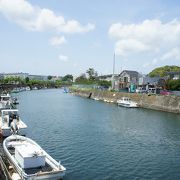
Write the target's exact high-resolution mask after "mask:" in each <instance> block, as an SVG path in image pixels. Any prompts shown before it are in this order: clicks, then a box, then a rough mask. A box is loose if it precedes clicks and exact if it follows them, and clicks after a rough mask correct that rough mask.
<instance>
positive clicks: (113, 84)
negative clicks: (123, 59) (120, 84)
mask: <svg viewBox="0 0 180 180" xmlns="http://www.w3.org/2000/svg"><path fill="white" fill-rule="evenodd" d="M114 73H115V52H114V56H113V74H112V82H111V83H112V89H113V90H114V88H115V80H114Z"/></svg>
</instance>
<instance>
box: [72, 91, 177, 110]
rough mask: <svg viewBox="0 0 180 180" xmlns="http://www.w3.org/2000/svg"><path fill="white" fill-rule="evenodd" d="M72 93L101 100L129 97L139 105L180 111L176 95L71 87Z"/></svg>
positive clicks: (109, 100)
mask: <svg viewBox="0 0 180 180" xmlns="http://www.w3.org/2000/svg"><path fill="white" fill-rule="evenodd" d="M71 91H72V93H73V94H75V95H78V96H81V97H86V98H88V97H89V98H92V99H94V98H95V99H96V98H97V99H99V100H102V101H108V102H112V103H116V102H117V100H118V99H120V98H121V97H124V96H125V97H130V98H131V100H133V101H136V102H137V103H138V105H139V107H142V108H147V109H154V110H160V111H166V112H172V113H180V97H178V96H174V95H171V96H164V95H148V94H137V93H124V92H110V91H99V90H83V89H72V90H71Z"/></svg>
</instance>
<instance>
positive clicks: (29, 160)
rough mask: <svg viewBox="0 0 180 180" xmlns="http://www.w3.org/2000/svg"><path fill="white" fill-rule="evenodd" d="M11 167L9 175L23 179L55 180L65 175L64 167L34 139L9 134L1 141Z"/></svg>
mask: <svg viewBox="0 0 180 180" xmlns="http://www.w3.org/2000/svg"><path fill="white" fill-rule="evenodd" d="M3 149H4V152H5V155H6V156H7V159H8V161H9V164H10V166H11V167H12V168H11V176H13V175H14V176H15V175H16V177H18V178H19V179H23V180H37V179H46V180H51V179H53V180H55V179H61V178H62V177H63V176H64V175H65V171H66V168H65V167H64V166H62V165H61V164H60V162H59V163H58V162H57V161H56V160H54V159H53V158H52V157H51V156H50V155H49V154H47V153H46V152H45V151H44V150H43V149H42V148H41V147H40V146H39V145H38V144H37V143H36V142H35V141H33V140H32V139H29V138H27V137H24V136H19V135H11V136H9V137H7V138H6V139H5V140H4V142H3Z"/></svg>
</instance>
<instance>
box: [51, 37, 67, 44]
mask: <svg viewBox="0 0 180 180" xmlns="http://www.w3.org/2000/svg"><path fill="white" fill-rule="evenodd" d="M66 42H67V40H66V38H65V37H64V36H61V37H57V36H55V37H52V38H51V39H50V44H51V45H52V46H59V45H62V44H64V43H66Z"/></svg>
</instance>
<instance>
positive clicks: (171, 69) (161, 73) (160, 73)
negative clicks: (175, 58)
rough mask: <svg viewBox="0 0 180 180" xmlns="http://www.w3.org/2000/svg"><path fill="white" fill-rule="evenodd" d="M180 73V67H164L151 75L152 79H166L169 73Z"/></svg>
mask: <svg viewBox="0 0 180 180" xmlns="http://www.w3.org/2000/svg"><path fill="white" fill-rule="evenodd" d="M178 71H180V67H179V66H163V67H158V68H156V69H154V70H152V71H151V72H150V73H149V76H150V77H157V76H159V77H164V76H167V75H168V72H178Z"/></svg>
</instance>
